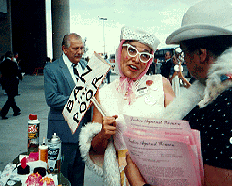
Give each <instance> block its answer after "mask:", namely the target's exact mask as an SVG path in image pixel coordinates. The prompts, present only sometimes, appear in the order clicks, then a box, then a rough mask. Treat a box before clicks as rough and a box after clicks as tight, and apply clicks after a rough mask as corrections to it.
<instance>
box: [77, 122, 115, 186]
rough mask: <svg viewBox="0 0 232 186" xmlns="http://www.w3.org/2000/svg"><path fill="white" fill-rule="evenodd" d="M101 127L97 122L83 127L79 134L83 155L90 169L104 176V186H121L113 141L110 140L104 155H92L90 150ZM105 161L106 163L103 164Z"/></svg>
mask: <svg viewBox="0 0 232 186" xmlns="http://www.w3.org/2000/svg"><path fill="white" fill-rule="evenodd" d="M101 128H102V124H100V123H95V122H93V123H92V122H90V123H88V124H87V125H86V126H85V127H82V129H81V133H80V136H79V145H80V152H81V156H82V158H83V160H84V162H85V164H86V166H87V167H88V168H89V169H90V170H92V171H94V172H95V173H96V174H97V175H98V176H100V177H103V183H104V186H112V185H114V186H120V173H119V168H118V167H119V166H118V161H117V157H116V150H115V147H114V144H113V141H112V140H110V142H109V144H108V146H107V148H106V150H105V154H104V157H103V156H97V155H92V154H91V152H90V148H91V141H92V139H93V137H94V136H95V135H97V134H98V133H99V132H100V131H101ZM103 161H104V163H103V164H101V162H103Z"/></svg>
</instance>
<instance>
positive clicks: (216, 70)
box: [199, 48, 232, 107]
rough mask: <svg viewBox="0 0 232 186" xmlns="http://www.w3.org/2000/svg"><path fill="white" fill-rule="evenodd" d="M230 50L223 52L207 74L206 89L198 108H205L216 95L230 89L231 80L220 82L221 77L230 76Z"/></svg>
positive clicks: (231, 85)
mask: <svg viewBox="0 0 232 186" xmlns="http://www.w3.org/2000/svg"><path fill="white" fill-rule="evenodd" d="M231 59H232V48H229V49H227V50H225V51H224V52H223V53H222V55H221V56H219V57H218V58H217V60H216V62H215V63H214V64H212V65H211V67H210V69H209V72H208V79H207V81H206V89H205V92H204V95H205V96H204V99H203V100H202V101H201V102H200V103H199V106H200V107H205V106H206V105H208V104H209V103H211V102H212V101H213V100H215V99H216V98H217V97H218V95H220V94H221V93H222V92H224V91H225V90H226V89H228V88H230V87H232V80H225V81H223V82H222V81H221V76H222V75H225V74H232V62H231Z"/></svg>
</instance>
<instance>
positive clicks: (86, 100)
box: [63, 52, 110, 134]
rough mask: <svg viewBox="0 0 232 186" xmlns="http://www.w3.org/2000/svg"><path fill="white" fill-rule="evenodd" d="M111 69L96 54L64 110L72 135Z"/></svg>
mask: <svg viewBox="0 0 232 186" xmlns="http://www.w3.org/2000/svg"><path fill="white" fill-rule="evenodd" d="M109 69H110V65H109V64H108V63H106V62H105V61H104V60H103V59H102V57H101V56H99V55H98V54H97V53H95V52H94V54H93V56H92V57H91V59H90V60H89V62H88V65H87V67H86V68H85V70H84V72H83V73H82V74H81V76H80V78H79V79H78V82H77V84H76V86H75V88H74V89H73V91H72V93H71V95H70V97H69V100H68V102H67V103H66V105H65V107H64V109H63V116H64V118H65V120H66V121H67V122H68V125H69V127H70V129H71V131H72V134H74V133H75V131H76V129H77V128H78V126H79V124H80V121H81V120H82V118H83V116H84V115H85V113H86V111H87V109H88V108H89V106H90V101H91V98H92V97H93V96H94V95H95V93H96V92H97V89H98V88H99V86H100V85H101V83H102V81H103V79H104V78H105V76H106V73H107V72H108V71H109Z"/></svg>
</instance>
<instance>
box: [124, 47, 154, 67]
mask: <svg viewBox="0 0 232 186" xmlns="http://www.w3.org/2000/svg"><path fill="white" fill-rule="evenodd" d="M122 46H125V47H127V53H128V55H129V56H130V57H135V56H137V55H138V54H139V59H140V61H141V62H142V63H147V62H148V61H149V60H150V59H152V58H153V55H152V54H150V53H148V52H139V51H138V49H137V48H135V47H133V46H132V45H130V44H128V43H125V44H123V45H122Z"/></svg>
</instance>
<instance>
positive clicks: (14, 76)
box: [0, 51, 22, 119]
mask: <svg viewBox="0 0 232 186" xmlns="http://www.w3.org/2000/svg"><path fill="white" fill-rule="evenodd" d="M12 59H13V53H12V52H11V51H7V52H6V54H5V60H4V61H3V62H2V63H1V64H0V71H1V74H2V78H1V83H2V87H3V89H4V90H5V92H6V94H7V96H8V99H7V101H6V103H5V105H4V106H3V108H2V110H1V112H0V115H1V117H2V119H8V118H7V117H6V115H7V113H8V112H9V109H10V107H12V109H13V112H14V114H13V115H14V116H17V115H20V114H21V113H20V111H21V110H20V108H19V107H18V106H17V105H16V102H15V96H16V95H17V94H18V84H19V79H20V80H22V75H21V73H20V71H19V69H18V65H17V64H16V63H15V62H14V61H12Z"/></svg>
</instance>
